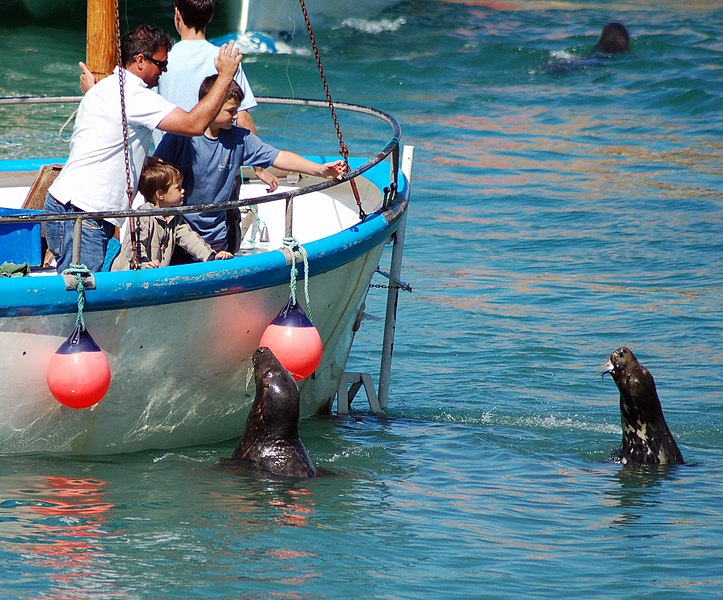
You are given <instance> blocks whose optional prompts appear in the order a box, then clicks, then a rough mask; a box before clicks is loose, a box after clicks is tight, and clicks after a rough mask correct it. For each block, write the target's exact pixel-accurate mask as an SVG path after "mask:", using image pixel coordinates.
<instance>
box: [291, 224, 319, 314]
mask: <svg viewBox="0 0 723 600" xmlns="http://www.w3.org/2000/svg"><path fill="white" fill-rule="evenodd" d="M284 249H285V250H288V251H289V254H290V255H291V277H290V279H291V281H290V282H289V288H290V289H289V297H290V298H291V302H292V303H293V304H296V277H297V276H298V271H297V270H296V254H295V252H296V250H298V251H299V254H301V258H302V259H303V261H304V296H306V315H307V316H308V317H309V321H311V322H312V323H313V322H314V317H313V315H312V314H311V301H310V300H309V255H308V253H307V252H306V248H304V247H303V246H301V245H299V241H298V240H297V239H296V238H293V237H287V238H284Z"/></svg>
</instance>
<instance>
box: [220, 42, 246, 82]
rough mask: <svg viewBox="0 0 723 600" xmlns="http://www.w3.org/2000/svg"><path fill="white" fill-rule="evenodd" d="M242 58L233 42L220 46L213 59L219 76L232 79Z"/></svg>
mask: <svg viewBox="0 0 723 600" xmlns="http://www.w3.org/2000/svg"><path fill="white" fill-rule="evenodd" d="M242 58H243V55H242V54H241V51H240V50H239V49H238V47H236V45H235V44H234V42H229V43H228V44H224V45H223V46H221V48H220V50H219V51H218V56H217V57H216V58H215V59H214V64H215V65H216V70H217V71H218V74H219V76H220V77H226V78H227V79H229V80H231V79H233V78H234V76H235V75H236V71H238V66H239V65H240V64H241V59H242Z"/></svg>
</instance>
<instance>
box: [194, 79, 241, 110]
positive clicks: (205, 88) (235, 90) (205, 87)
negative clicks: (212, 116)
mask: <svg viewBox="0 0 723 600" xmlns="http://www.w3.org/2000/svg"><path fill="white" fill-rule="evenodd" d="M217 78H218V75H209V76H208V77H206V79H204V80H203V81H202V82H201V87H200V88H198V100H199V101H200V100H201V99H203V98H204V96H206V94H208V92H210V91H211V88H212V87H213V84H214V83H216V79H217ZM226 100H236V101H237V102H238V103H239V104H241V103H242V102H243V100H244V91H243V90H242V89H241V86H240V85H239V84H238V83H236V81H235V80H233V79H232V80H231V85H230V86H228V92H226Z"/></svg>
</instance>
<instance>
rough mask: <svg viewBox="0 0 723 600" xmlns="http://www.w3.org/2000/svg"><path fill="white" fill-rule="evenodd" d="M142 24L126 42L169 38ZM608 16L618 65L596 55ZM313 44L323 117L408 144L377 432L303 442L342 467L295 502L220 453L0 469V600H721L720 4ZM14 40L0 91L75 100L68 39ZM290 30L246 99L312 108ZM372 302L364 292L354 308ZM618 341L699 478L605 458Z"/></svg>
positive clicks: (263, 114)
mask: <svg viewBox="0 0 723 600" xmlns="http://www.w3.org/2000/svg"><path fill="white" fill-rule="evenodd" d="M128 4H131V5H134V4H136V5H137V4H138V3H134V2H133V1H132V0H131V2H129V3H128ZM158 4H160V3H152V4H148V3H143V7H142V8H139V7H138V6H135V7H132V8H133V11H135V12H133V11H131V16H130V17H125V21H124V29H125V28H127V27H129V26H133V25H134V24H137V23H138V22H142V21H150V22H153V23H155V24H158V25H160V26H162V27H164V28H165V29H166V30H167V31H172V23H171V20H170V12H169V11H170V9H168V8H167V7H165V6H159V5H158ZM166 13H168V14H166ZM312 18H313V15H312ZM610 20H620V21H623V22H624V23H626V24H627V26H628V27H629V29H630V32H631V34H632V37H633V40H632V51H631V52H630V53H629V54H627V55H624V56H619V57H615V58H610V59H595V60H588V59H587V57H588V54H589V52H590V50H591V49H592V47H593V46H594V44H595V41H596V39H597V36H598V34H599V31H600V29H601V28H602V26H603V24H604V23H605V22H607V21H610ZM216 27H217V29H218V24H217V25H216ZM217 33H218V34H220V33H223V32H222V31H217ZM315 33H316V36H317V37H316V40H317V43H318V45H319V47H320V50H321V52H322V59H323V61H324V68H325V74H326V77H327V80H328V82H329V85H330V88H331V93H332V96H333V97H334V98H335V99H336V100H341V101H349V102H356V103H361V104H370V105H372V106H375V107H377V108H380V109H382V110H385V111H387V112H389V113H391V114H393V115H395V116H396V117H397V118H398V119H399V121H400V122H401V124H402V128H403V141H404V143H406V144H412V145H414V146H415V147H416V156H415V164H414V182H413V193H412V203H411V207H410V210H409V219H408V224H407V236H406V246H405V251H404V269H403V275H402V278H403V279H404V280H405V281H406V282H409V283H410V285H411V286H412V288H413V292H412V293H411V294H408V293H404V292H403V293H402V296H401V298H400V305H399V312H398V326H397V332H396V343H395V347H394V370H393V377H392V388H391V398H390V404H389V410H388V414H387V416H385V417H381V416H376V415H374V414H372V413H371V412H370V411H369V410H368V407H367V406H366V404H365V401H364V399H363V397H361V396H360V397H358V398H357V399H356V400H355V402H354V404H353V405H352V409H353V412H352V414H351V415H350V416H336V415H332V416H331V417H325V418H315V419H309V420H306V421H304V422H302V424H301V434H302V438H303V440H304V443H305V445H306V447H307V449H308V451H309V454H310V455H311V457H312V458H313V460H314V462H315V463H316V464H317V466H319V467H321V468H323V469H324V470H326V471H329V472H331V473H332V475H330V476H326V477H321V478H318V479H313V480H308V481H288V482H287V481H273V480H268V479H265V478H256V477H240V476H238V475H234V474H229V473H227V472H225V471H222V470H219V469H218V468H216V467H215V465H216V463H217V461H218V460H219V459H220V458H221V457H223V456H227V455H229V454H230V453H231V451H232V449H233V447H234V445H235V440H230V441H228V442H227V443H224V444H220V445H216V446H202V447H194V448H182V449H177V450H172V451H160V450H159V451H151V452H144V453H139V454H135V455H129V456H111V457H103V458H73V457H60V456H57V457H56V456H26V457H18V456H4V457H0V565H2V566H1V567H0V594H2V596H3V597H7V598H110V597H119V598H145V597H160V598H447V597H455V598H524V597H547V598H558V597H574V598H580V597H585V598H648V597H655V598H710V597H715V596H720V594H721V589H723V519H722V515H721V513H723V500H722V499H721V498H722V497H723V466H722V465H721V463H722V462H723V404H722V403H723V389H722V388H723V378H722V376H721V372H722V367H723V356H722V350H723V312H722V310H721V309H722V308H723V307H722V301H721V298H722V297H723V199H722V196H723V194H722V192H723V185H722V183H721V172H723V169H722V165H721V147H722V146H723V144H722V140H721V124H722V123H721V121H722V119H721V117H722V116H723V98H722V97H721V95H722V92H723V46H722V45H721V40H722V39H723V10H722V9H721V5H720V3H719V2H715V1H713V0H700V1H698V2H688V3H683V4H681V3H679V2H671V1H667V0H663V1H661V0H656V1H655V2H652V1H649V0H644V1H642V2H601V1H594V0H593V1H578V2H566V1H556V2H552V1H549V2H548V1H546V0H540V1H536V2H523V1H521V0H509V1H505V2H485V1H474V0H466V1H458V2H452V1H434V2H433V1H429V0H414V1H409V2H402V3H400V4H398V5H396V6H394V7H393V8H391V9H389V10H387V11H385V13H384V14H383V15H381V16H379V17H375V18H374V19H364V18H363V16H362V18H361V19H350V20H349V21H340V22H339V23H338V24H335V25H333V26H331V27H326V28H323V29H320V30H318V31H316V32H315ZM0 34H1V35H0V55H1V56H2V62H1V63H0V95H2V96H7V95H16V94H30V95H36V94H45V95H58V94H73V93H76V91H77V78H78V70H77V61H78V60H82V59H83V58H84V52H85V51H84V41H83V31H82V27H81V26H77V25H72V24H71V25H68V26H66V27H64V28H62V29H61V28H54V27H52V26H49V25H38V24H17V23H16V24H14V25H13V26H12V27H5V26H3V28H2V29H0ZM304 36H305V33H304V32H300V33H299V35H297V37H296V38H295V40H294V42H293V44H294V51H293V52H291V53H289V54H277V55H248V56H246V58H245V61H244V64H245V68H246V71H247V75H248V77H249V79H250V81H251V82H252V85H253V88H254V91H255V92H256V94H257V95H276V96H295V97H313V98H323V95H324V90H323V87H322V85H321V83H320V79H319V77H318V74H317V67H316V65H315V63H314V59H313V54H312V53H311V52H310V50H309V43H308V40H307V39H306V38H305V37H304ZM72 108H73V107H72V106H55V105H54V106H34V107H31V108H29V109H27V110H25V111H18V110H17V109H14V110H13V111H9V110H5V108H2V111H1V114H0V132H1V133H0V158H25V157H29V156H37V155H42V156H64V155H66V154H67V145H66V144H65V142H63V141H61V140H60V139H59V137H58V130H59V129H60V126H61V125H62V124H63V122H64V121H65V119H66V118H67V117H68V116H70V113H71V112H72ZM255 118H256V122H257V124H258V127H259V132H260V134H261V136H262V137H264V138H265V139H267V140H268V141H269V142H271V143H273V144H275V145H277V146H280V147H283V148H288V149H290V150H294V151H297V152H302V153H308V154H314V153H317V152H318V151H324V152H333V151H334V143H335V141H336V140H335V139H334V129H333V126H332V125H331V123H329V125H328V128H329V137H330V139H331V142H330V143H327V142H321V141H320V140H318V139H317V136H316V135H314V136H312V137H310V136H308V135H305V133H306V132H305V130H304V125H303V123H302V124H299V123H298V122H295V121H294V120H293V114H291V113H285V112H283V111H281V112H279V111H276V112H274V111H269V110H268V109H266V108H263V107H261V108H259V109H257V112H256V114H255ZM340 120H341V127H342V132H344V131H345V121H344V116H343V115H342V116H340ZM348 135H349V136H350V137H349V138H348V139H347V140H346V141H347V143H348V144H349V146H350V150H351V153H352V154H354V153H355V150H357V151H358V150H359V147H360V146H361V147H362V151H365V146H364V144H366V140H363V139H362V140H361V141H360V139H361V138H363V137H364V136H363V135H359V134H357V133H354V132H353V131H351V132H350V133H349V134H348ZM385 135H387V134H385ZM65 137H67V135H66V136H65ZM357 138H360V139H357ZM375 283H378V284H383V283H384V281H383V280H381V279H379V280H376V279H375ZM312 302H313V298H312ZM383 304H384V290H383V289H379V288H373V289H372V290H371V291H370V294H369V300H368V308H367V312H369V313H371V314H376V315H379V316H382V315H383ZM380 339H381V326H380V324H379V322H376V321H366V322H365V323H364V326H363V327H362V329H361V331H360V332H359V334H358V337H357V343H356V345H355V347H354V350H353V352H352V355H351V358H350V361H349V369H350V370H354V371H367V372H370V373H372V374H373V375H374V378H375V380H376V379H377V370H378V360H379V346H380ZM622 345H628V346H629V347H631V348H632V349H633V351H634V352H635V353H636V354H637V356H638V357H639V359H640V361H641V362H642V364H644V365H645V366H647V367H648V369H649V370H650V371H651V373H652V374H653V375H654V377H655V380H656V383H657V387H658V391H659V394H660V397H661V400H662V404H663V407H664V410H665V414H666V417H667V420H668V423H669V425H670V428H671V430H672V432H673V434H674V435H675V437H676V439H677V441H678V444H679V446H680V448H681V451H682V453H683V455H684V457H685V459H686V464H685V465H683V466H674V467H670V468H664V469H639V470H636V469H628V468H622V467H621V466H620V465H619V464H616V463H614V462H612V461H611V460H610V450H611V448H614V447H616V446H618V445H619V443H620V439H621V431H620V414H619V408H618V393H617V389H616V387H615V385H614V383H613V381H612V380H611V379H610V378H609V377H606V378H601V372H602V369H603V364H604V362H605V361H606V360H607V358H608V356H609V354H610V352H611V351H612V350H613V349H615V348H617V347H619V346H622Z"/></svg>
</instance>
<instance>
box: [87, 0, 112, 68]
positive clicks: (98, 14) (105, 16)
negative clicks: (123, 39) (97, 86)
mask: <svg viewBox="0 0 723 600" xmlns="http://www.w3.org/2000/svg"><path fill="white" fill-rule="evenodd" d="M117 1H118V0H88V13H87V16H88V20H87V24H86V34H85V57H86V58H85V64H86V65H87V66H88V68H89V69H90V70H91V71H92V72H93V75H95V78H96V79H97V80H100V79H102V78H103V77H105V76H107V75H110V74H111V73H112V72H113V68H114V67H115V65H116V56H117V51H118V39H117V37H118V36H117V35H116V30H115V26H116V25H115V22H116V7H117Z"/></svg>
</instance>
